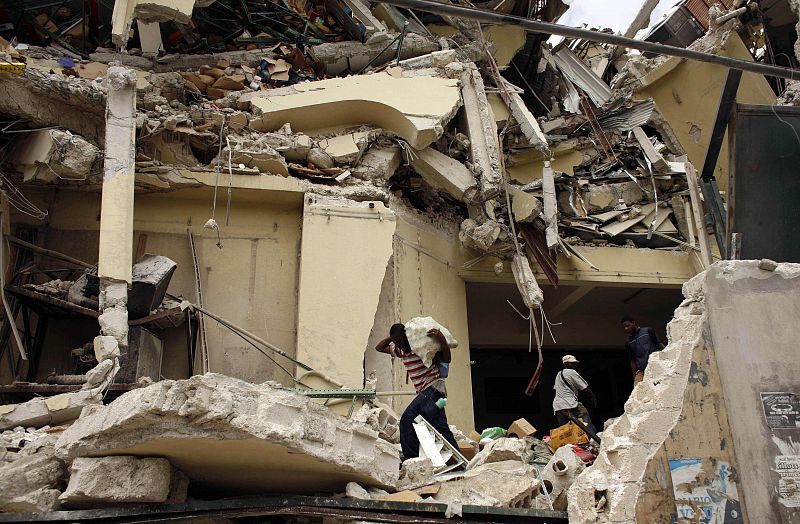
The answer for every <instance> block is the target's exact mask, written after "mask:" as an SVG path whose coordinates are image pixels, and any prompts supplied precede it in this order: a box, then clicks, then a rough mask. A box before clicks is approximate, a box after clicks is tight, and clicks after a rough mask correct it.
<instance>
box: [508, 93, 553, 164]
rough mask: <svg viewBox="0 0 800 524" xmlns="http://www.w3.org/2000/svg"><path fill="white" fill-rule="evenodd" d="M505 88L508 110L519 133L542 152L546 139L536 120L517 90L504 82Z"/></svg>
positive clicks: (545, 146) (545, 147)
mask: <svg viewBox="0 0 800 524" xmlns="http://www.w3.org/2000/svg"><path fill="white" fill-rule="evenodd" d="M506 87H507V91H506V93H507V98H508V109H509V111H510V112H511V116H513V117H514V120H516V122H517V123H518V124H519V127H520V131H522V134H523V135H525V138H527V139H528V144H529V145H531V146H533V147H536V148H539V149H542V150H544V149H547V148H548V145H547V137H545V136H544V133H543V132H542V129H541V127H539V121H538V120H536V117H535V116H533V113H531V111H530V109H528V106H527V105H526V104H525V101H524V100H522V97H521V96H520V94H519V92H518V91H519V90H518V88H517V87H516V86H515V85H513V84H511V83H509V82H506Z"/></svg>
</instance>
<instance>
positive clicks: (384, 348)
mask: <svg viewBox="0 0 800 524" xmlns="http://www.w3.org/2000/svg"><path fill="white" fill-rule="evenodd" d="M375 351H377V352H378V353H386V354H387V355H391V356H393V357H394V356H395V354H394V350H393V349H392V339H391V338H390V337H386V338H384V339H383V340H381V341H380V342H378V344H377V345H376V346H375Z"/></svg>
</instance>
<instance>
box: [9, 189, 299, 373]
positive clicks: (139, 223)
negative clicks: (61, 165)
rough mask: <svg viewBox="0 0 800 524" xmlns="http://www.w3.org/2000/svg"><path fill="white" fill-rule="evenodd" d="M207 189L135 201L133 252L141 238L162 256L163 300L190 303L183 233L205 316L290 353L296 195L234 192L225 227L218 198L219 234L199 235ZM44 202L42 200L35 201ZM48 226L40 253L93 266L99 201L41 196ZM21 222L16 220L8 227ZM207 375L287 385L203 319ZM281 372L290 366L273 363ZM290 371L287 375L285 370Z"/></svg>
mask: <svg viewBox="0 0 800 524" xmlns="http://www.w3.org/2000/svg"><path fill="white" fill-rule="evenodd" d="M211 191H212V189H211V188H204V189H187V190H179V191H174V192H171V193H161V194H149V195H141V194H140V195H137V196H136V205H135V216H134V250H135V249H136V244H137V242H138V239H139V235H140V234H146V235H147V246H146V251H147V252H150V253H157V254H161V255H164V256H167V257H169V258H171V259H172V260H174V261H175V262H176V263H177V264H178V269H177V270H176V272H175V274H174V275H173V277H172V280H171V283H170V287H169V292H170V293H171V294H174V295H181V296H183V297H185V298H187V299H189V300H192V301H194V297H195V286H194V274H193V269H192V268H193V265H192V260H191V254H190V249H189V242H188V238H187V232H186V230H187V228H190V229H191V230H192V232H193V233H194V234H195V239H196V240H195V241H196V246H197V255H198V259H199V265H200V274H201V278H202V281H203V291H204V299H205V305H206V307H207V308H208V309H209V310H211V311H213V312H215V313H216V314H218V315H220V316H222V317H224V318H226V319H228V320H230V321H231V322H233V323H234V324H237V325H239V326H242V327H244V328H245V329H247V330H249V331H252V332H253V333H255V334H256V335H258V336H260V337H262V338H264V339H266V340H268V341H270V342H271V343H273V344H275V345H276V346H278V347H280V348H282V349H284V350H285V351H286V352H287V353H289V354H294V353H295V338H296V337H295V325H296V318H295V315H296V304H297V299H296V289H297V274H298V256H297V255H298V250H299V245H300V225H301V206H302V201H301V197H302V193H290V192H279V191H252V190H244V189H236V188H235V189H234V191H233V204H232V207H231V223H230V226H229V227H226V226H225V225H224V224H225V200H224V199H225V192H224V191H220V194H219V201H218V204H217V217H216V218H217V221H218V222H219V223H220V225H221V230H222V246H223V247H222V249H220V248H218V247H217V246H216V243H217V235H216V233H214V232H213V231H211V230H208V229H203V224H204V223H205V221H206V220H208V218H209V217H210V213H211V202H212V193H211ZM40 196H42V195H40ZM48 200H49V201H50V202H51V203H50V204H49V205H48V206H47V208H48V209H49V210H50V224H53V225H52V226H51V227H50V228H48V229H47V230H44V235H45V240H44V242H43V243H40V245H43V246H45V247H47V248H50V249H54V250H57V251H61V252H63V253H67V254H69V255H72V256H74V257H76V258H79V259H83V260H85V261H87V262H91V263H94V262H96V260H97V248H98V230H99V212H100V195H99V194H97V193H88V192H77V191H63V190H60V191H59V192H58V193H55V194H54V193H47V194H44V195H43V198H42V201H48ZM21 221H22V219H21V218H19V219H17V217H15V222H14V224H15V225H18V224H20V223H21ZM185 330H186V326H185V325H184V326H181V327H180V328H178V329H176V330H175V331H174V332H172V331H170V332H169V334H168V336H167V341H166V342H167V347H166V348H165V357H164V375H165V376H166V377H167V378H181V377H183V376H185V375H186V374H187V372H188V363H187V361H186V342H185V337H184V336H183V333H185ZM206 330H207V333H208V340H209V349H210V367H211V370H212V371H216V372H220V373H224V374H227V375H231V376H234V377H238V378H241V379H244V380H248V381H253V382H262V381H264V380H280V381H281V382H284V383H287V384H290V383H291V381H290V380H288V376H287V375H286V373H284V372H283V371H281V370H279V369H278V368H277V367H276V366H275V365H274V364H273V363H272V362H270V361H269V360H268V359H267V358H266V357H264V356H263V355H261V354H260V353H259V352H257V351H256V350H255V349H253V348H252V347H250V346H248V345H247V344H246V343H245V342H244V341H242V340H241V339H240V338H239V337H237V336H236V335H233V334H232V333H231V332H229V331H228V330H226V329H224V328H221V327H220V326H219V325H218V324H217V323H216V322H214V321H213V320H210V319H207V320H206ZM278 361H279V362H280V363H281V365H286V364H287V362H288V361H286V360H285V359H282V358H280V357H278ZM288 369H289V371H290V372H292V371H293V367H292V366H288Z"/></svg>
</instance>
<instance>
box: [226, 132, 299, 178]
mask: <svg viewBox="0 0 800 524" xmlns="http://www.w3.org/2000/svg"><path fill="white" fill-rule="evenodd" d="M229 142H230V148H229V146H228V145H225V147H223V148H222V152H221V153H220V156H219V158H218V159H217V161H218V162H219V163H220V164H221V165H222V166H223V170H227V166H228V155H229V154H230V162H231V164H233V165H234V166H238V165H239V164H243V165H244V166H245V167H249V168H253V169H258V171H259V173H265V174H270V175H280V176H289V167H288V165H287V164H286V159H285V158H284V157H283V155H281V154H280V153H279V152H278V151H276V150H275V149H273V148H272V147H270V146H269V145H267V144H266V141H265V140H258V141H256V140H247V139H244V138H243V137H236V136H231V137H229ZM307 155H308V153H306V156H307ZM303 160H305V158H304V159H303Z"/></svg>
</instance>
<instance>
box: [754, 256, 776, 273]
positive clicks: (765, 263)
mask: <svg viewBox="0 0 800 524" xmlns="http://www.w3.org/2000/svg"><path fill="white" fill-rule="evenodd" d="M758 269H763V270H764V271H775V270H776V269H778V263H777V262H775V261H774V260H770V259H768V258H762V259H761V260H759V261H758Z"/></svg>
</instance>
